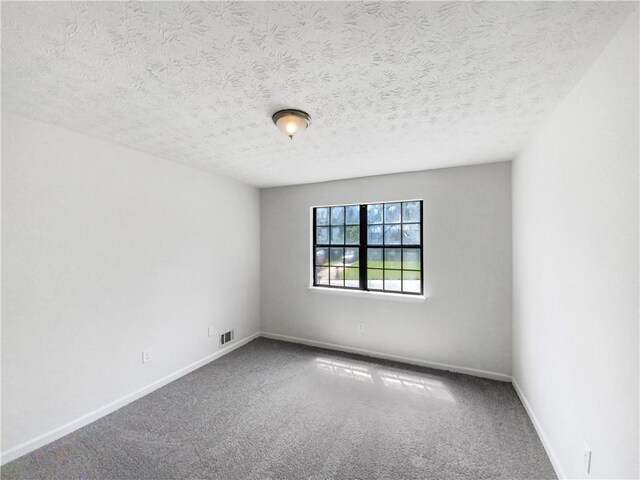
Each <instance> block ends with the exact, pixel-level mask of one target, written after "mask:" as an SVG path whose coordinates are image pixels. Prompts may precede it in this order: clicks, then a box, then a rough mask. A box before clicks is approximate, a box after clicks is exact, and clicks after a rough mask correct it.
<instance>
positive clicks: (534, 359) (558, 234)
mask: <svg viewBox="0 0 640 480" xmlns="http://www.w3.org/2000/svg"><path fill="white" fill-rule="evenodd" d="M638 85H639V84H638V16H637V14H634V15H633V17H632V18H631V19H629V21H628V22H627V23H626V24H625V25H624V26H623V28H622V29H621V31H620V32H619V33H618V34H617V36H616V37H615V38H614V39H613V41H612V42H611V43H610V44H609V45H608V47H607V48H606V49H605V50H604V51H603V52H602V54H601V56H600V57H599V58H598V60H597V61H596V62H595V64H594V65H593V66H592V68H591V69H590V71H589V72H588V73H587V74H586V76H585V77H584V78H583V79H582V80H581V81H580V83H579V84H578V85H577V86H576V87H575V89H574V90H573V91H572V92H571V93H570V95H569V96H568V97H567V98H566V99H565V100H564V101H563V102H562V104H561V105H560V106H559V108H558V109H557V110H556V111H555V113H554V114H553V115H552V116H551V117H550V118H549V119H548V121H547V122H546V123H545V124H544V126H543V127H542V128H541V129H540V130H539V131H538V132H537V134H536V135H535V136H534V138H533V140H532V141H531V143H530V144H529V146H528V147H527V148H526V149H525V151H524V153H523V154H522V155H520V156H519V157H518V158H517V160H516V161H515V162H514V165H513V217H514V237H513V248H514V331H513V353H514V378H515V380H516V382H517V384H518V385H519V388H520V390H521V393H522V394H523V396H524V398H525V399H526V400H527V402H528V404H529V405H528V406H529V408H530V411H531V413H532V416H533V417H534V418H535V419H536V421H537V423H538V427H539V430H540V431H541V433H542V434H543V436H544V438H545V441H546V443H547V447H548V451H549V453H550V454H551V455H550V456H552V459H553V461H554V463H555V466H556V469H557V471H558V473H559V474H560V475H566V476H567V477H571V478H585V477H588V478H638V476H639V472H638V461H639V458H640V452H639V450H638V402H639V399H638V388H639V385H638V128H639V125H638ZM583 442H586V443H587V444H588V445H589V447H590V448H591V450H592V451H593V454H592V470H591V474H590V475H589V476H587V475H586V472H585V469H584V467H583V465H582V457H581V455H582V443H583Z"/></svg>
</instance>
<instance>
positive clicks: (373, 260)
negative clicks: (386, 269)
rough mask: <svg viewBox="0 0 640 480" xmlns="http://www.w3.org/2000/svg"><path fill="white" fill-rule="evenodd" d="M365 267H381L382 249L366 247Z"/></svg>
mask: <svg viewBox="0 0 640 480" xmlns="http://www.w3.org/2000/svg"><path fill="white" fill-rule="evenodd" d="M367 268H382V249H381V248H369V249H367Z"/></svg>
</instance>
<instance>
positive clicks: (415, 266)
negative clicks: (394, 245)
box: [402, 248, 420, 270]
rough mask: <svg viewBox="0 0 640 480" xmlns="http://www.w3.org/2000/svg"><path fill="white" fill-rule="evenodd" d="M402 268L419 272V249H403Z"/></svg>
mask: <svg viewBox="0 0 640 480" xmlns="http://www.w3.org/2000/svg"><path fill="white" fill-rule="evenodd" d="M403 255H404V256H403V257H402V268H403V269H405V270H420V249H418V248H405V249H403Z"/></svg>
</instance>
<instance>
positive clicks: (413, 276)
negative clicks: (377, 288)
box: [402, 272, 422, 293]
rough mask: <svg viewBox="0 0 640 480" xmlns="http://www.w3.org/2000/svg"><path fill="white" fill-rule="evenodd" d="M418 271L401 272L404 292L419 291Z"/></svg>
mask: <svg viewBox="0 0 640 480" xmlns="http://www.w3.org/2000/svg"><path fill="white" fill-rule="evenodd" d="M421 284H422V282H421V281H420V272H402V290H403V291H404V292H412V293H420V287H421Z"/></svg>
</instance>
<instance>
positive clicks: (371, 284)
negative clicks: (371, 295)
mask: <svg viewBox="0 0 640 480" xmlns="http://www.w3.org/2000/svg"><path fill="white" fill-rule="evenodd" d="M383 272H384V270H376V269H372V268H370V269H368V270H367V288H370V289H374V290H382V288H383Z"/></svg>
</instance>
